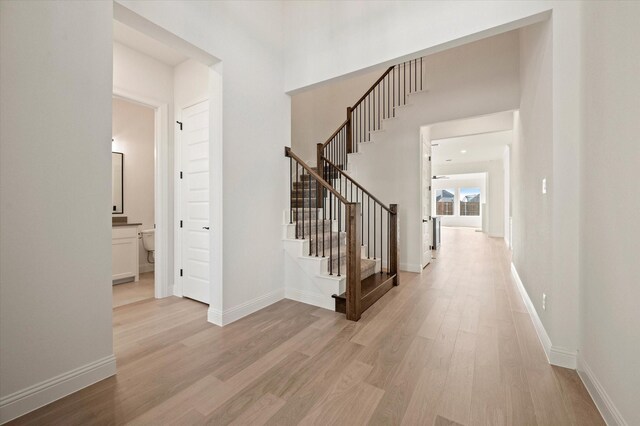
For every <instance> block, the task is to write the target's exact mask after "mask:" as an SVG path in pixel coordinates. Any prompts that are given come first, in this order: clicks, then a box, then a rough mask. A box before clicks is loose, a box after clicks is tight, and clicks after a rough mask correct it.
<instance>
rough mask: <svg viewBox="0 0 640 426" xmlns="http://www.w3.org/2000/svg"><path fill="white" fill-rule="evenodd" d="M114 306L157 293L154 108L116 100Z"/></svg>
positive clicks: (120, 99) (113, 174)
mask: <svg viewBox="0 0 640 426" xmlns="http://www.w3.org/2000/svg"><path fill="white" fill-rule="evenodd" d="M111 143H112V172H113V173H112V200H113V201H112V204H113V206H112V213H113V225H112V244H111V247H112V281H113V306H114V308H115V307H118V306H122V305H126V304H129V303H134V302H139V301H141V300H145V299H152V298H153V297H154V294H155V278H154V267H155V259H154V255H155V229H154V227H155V204H156V200H155V195H156V194H155V176H154V175H155V169H156V164H155V156H154V148H155V109H154V108H151V107H149V106H146V105H143V104H140V103H137V102H132V101H131V100H127V99H125V98H123V97H119V96H114V98H113V103H112V142H111Z"/></svg>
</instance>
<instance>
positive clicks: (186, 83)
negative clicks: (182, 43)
mask: <svg viewBox="0 0 640 426" xmlns="http://www.w3.org/2000/svg"><path fill="white" fill-rule="evenodd" d="M208 98H209V67H207V66H206V65H203V64H201V63H200V62H197V61H194V60H193V59H187V60H186V61H184V62H182V63H180V64H178V65H176V66H175V68H174V70H173V100H174V104H175V116H176V120H177V119H179V118H181V117H182V115H181V110H182V109H183V108H187V107H190V106H192V105H194V104H197V103H198V102H202V101H203V100H205V99H208ZM175 128H176V129H177V126H175Z"/></svg>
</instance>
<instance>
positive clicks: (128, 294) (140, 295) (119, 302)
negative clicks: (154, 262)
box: [113, 272, 154, 308]
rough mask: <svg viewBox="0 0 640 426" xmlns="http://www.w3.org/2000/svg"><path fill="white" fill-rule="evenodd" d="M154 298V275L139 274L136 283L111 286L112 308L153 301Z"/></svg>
mask: <svg viewBox="0 0 640 426" xmlns="http://www.w3.org/2000/svg"><path fill="white" fill-rule="evenodd" d="M153 297H154V274H153V272H144V273H142V274H140V279H139V280H138V282H133V281H132V282H128V283H124V284H116V285H114V286H113V307H114V308H117V307H119V306H124V305H128V304H129V303H134V302H140V301H141V300H147V299H153Z"/></svg>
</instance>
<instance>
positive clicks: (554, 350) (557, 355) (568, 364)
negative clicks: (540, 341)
mask: <svg viewBox="0 0 640 426" xmlns="http://www.w3.org/2000/svg"><path fill="white" fill-rule="evenodd" d="M577 359H578V353H577V352H576V351H571V350H568V349H564V348H560V347H558V346H554V345H551V349H550V350H549V363H551V364H552V365H557V366H558V367H564V368H570V369H571V370H575V369H576V366H577V364H578V361H577Z"/></svg>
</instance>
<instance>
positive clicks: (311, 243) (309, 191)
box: [302, 174, 318, 256]
mask: <svg viewBox="0 0 640 426" xmlns="http://www.w3.org/2000/svg"><path fill="white" fill-rule="evenodd" d="M307 200H308V202H309V205H308V206H307V207H309V240H311V223H312V222H311V212H312V210H311V174H309V190H308V191H307ZM302 202H303V203H304V196H303V198H302ZM316 217H317V215H316ZM317 225H318V224H317V223H316V226H317ZM317 230H318V229H317V227H316V231H317ZM317 238H318V236H317V235H316V239H317ZM312 245H313V242H312V241H309V256H311V246H312Z"/></svg>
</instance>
